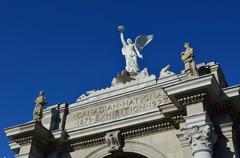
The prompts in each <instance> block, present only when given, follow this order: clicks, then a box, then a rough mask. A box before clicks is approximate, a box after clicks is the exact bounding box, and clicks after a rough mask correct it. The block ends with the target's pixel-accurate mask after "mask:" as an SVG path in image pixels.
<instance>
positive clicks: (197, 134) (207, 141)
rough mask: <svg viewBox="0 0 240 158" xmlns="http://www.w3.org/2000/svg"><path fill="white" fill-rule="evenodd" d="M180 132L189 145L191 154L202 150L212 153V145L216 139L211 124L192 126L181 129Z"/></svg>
mask: <svg viewBox="0 0 240 158" xmlns="http://www.w3.org/2000/svg"><path fill="white" fill-rule="evenodd" d="M182 132H183V134H184V137H185V138H186V139H187V141H188V143H189V144H190V146H191V149H192V153H193V155H194V154H195V153H196V152H198V151H202V150H204V151H209V152H210V153H212V149H213V146H214V144H215V143H216V141H217V135H216V134H215V132H214V129H213V127H212V126H211V125H205V126H202V127H199V126H194V127H192V128H188V129H182Z"/></svg>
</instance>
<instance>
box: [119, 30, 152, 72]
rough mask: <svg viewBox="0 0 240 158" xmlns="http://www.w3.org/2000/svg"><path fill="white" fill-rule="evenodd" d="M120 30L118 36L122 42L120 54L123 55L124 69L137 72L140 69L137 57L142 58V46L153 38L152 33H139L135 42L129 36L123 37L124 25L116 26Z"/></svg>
mask: <svg viewBox="0 0 240 158" xmlns="http://www.w3.org/2000/svg"><path fill="white" fill-rule="evenodd" d="M118 30H119V31H120V38H121V42H122V44H123V47H122V54H123V55H124V56H125V60H126V67H125V70H126V71H127V72H130V73H138V72H139V71H140V69H139V66H138V62H137V59H138V58H143V56H142V51H143V48H144V47H145V46H146V45H147V44H148V43H149V42H151V41H152V40H153V35H139V36H137V38H136V39H135V43H133V42H132V40H131V39H130V38H128V39H127V41H125V39H124V34H123V32H124V30H125V29H124V26H118Z"/></svg>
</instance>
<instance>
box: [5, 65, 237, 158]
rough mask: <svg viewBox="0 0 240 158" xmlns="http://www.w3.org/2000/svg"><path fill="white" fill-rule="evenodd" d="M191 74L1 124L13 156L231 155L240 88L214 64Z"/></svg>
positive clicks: (128, 86) (116, 89) (150, 79)
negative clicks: (22, 121)
mask: <svg viewBox="0 0 240 158" xmlns="http://www.w3.org/2000/svg"><path fill="white" fill-rule="evenodd" d="M197 69H198V75H196V76H185V75H183V74H180V75H171V76H169V77H164V78H160V79H157V77H155V76H154V75H151V76H149V75H148V74H146V75H143V77H140V78H138V79H137V80H135V81H129V82H127V83H125V84H123V85H121V84H120V85H114V86H112V87H109V88H106V89H102V90H99V91H94V92H92V93H91V94H89V95H88V96H84V97H81V98H80V99H78V101H77V102H75V103H72V104H58V105H52V106H49V107H47V108H46V109H44V110H43V118H42V120H41V123H39V122H35V121H32V122H28V123H25V124H21V125H17V126H14V127H10V128H7V129H5V132H6V135H7V136H8V137H9V138H10V140H11V141H10V143H9V145H10V148H11V149H12V150H13V151H14V152H15V154H16V155H15V156H16V157H18V158H27V157H31V158H32V157H33V158H45V157H46V158H61V157H62V158H119V157H126V158H128V157H133V158H192V157H194V158H237V157H239V155H238V154H239V149H240V148H239V140H240V138H239V136H240V135H239V132H240V126H239V120H240V117H239V116H240V115H239V112H240V95H239V93H240V86H232V87H228V85H227V82H226V81H225V79H224V76H223V73H222V71H221V68H220V66H219V64H217V63H215V62H210V63H203V64H200V65H197Z"/></svg>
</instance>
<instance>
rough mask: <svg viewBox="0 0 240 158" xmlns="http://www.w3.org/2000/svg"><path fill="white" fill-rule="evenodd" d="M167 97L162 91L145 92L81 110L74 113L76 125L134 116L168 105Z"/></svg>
mask: <svg viewBox="0 0 240 158" xmlns="http://www.w3.org/2000/svg"><path fill="white" fill-rule="evenodd" d="M170 102H171V101H170V99H169V97H168V96H167V95H166V93H165V92H164V91H163V90H162V89H158V90H155V91H151V92H146V93H144V94H141V95H135V96H128V97H125V98H121V99H115V100H112V101H111V102H108V103H104V104H101V105H100V104H99V105H96V106H95V107H89V108H86V109H82V110H81V111H80V112H78V113H76V116H75V117H76V120H77V122H76V125H77V126H84V125H88V124H93V123H97V122H100V121H106V120H114V119H117V118H121V117H125V116H127V115H131V114H136V113H140V112H144V111H148V110H151V109H154V108H157V107H158V106H160V105H164V104H168V103H170Z"/></svg>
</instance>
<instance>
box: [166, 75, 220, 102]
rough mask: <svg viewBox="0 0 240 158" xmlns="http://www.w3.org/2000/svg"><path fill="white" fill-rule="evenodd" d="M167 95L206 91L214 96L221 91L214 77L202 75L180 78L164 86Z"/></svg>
mask: <svg viewBox="0 0 240 158" xmlns="http://www.w3.org/2000/svg"><path fill="white" fill-rule="evenodd" d="M164 90H165V91H166V93H167V95H169V96H172V97H173V96H175V97H176V96H181V95H183V94H185V93H195V92H196V91H206V92H208V93H210V94H211V96H212V97H216V98H217V96H218V95H219V93H220V92H221V89H220V88H219V86H218V83H217V81H216V78H215V77H214V76H213V75H211V74H210V75H209V74H208V75H204V76H200V77H194V78H190V79H188V80H182V81H181V82H178V83H176V84H172V85H169V86H168V87H164Z"/></svg>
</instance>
